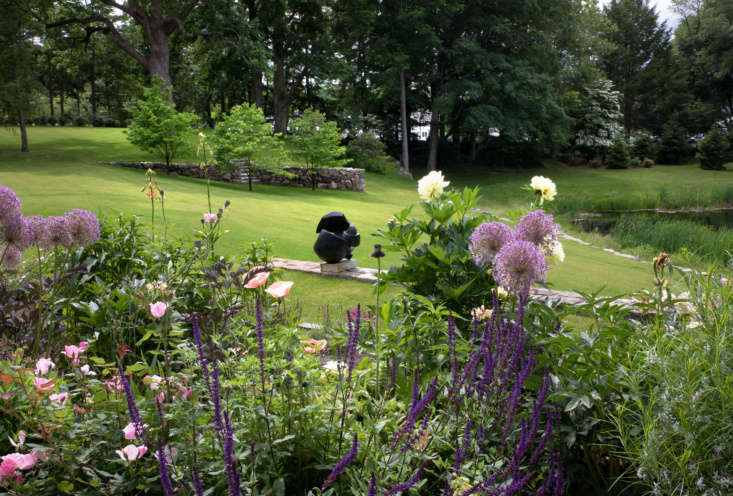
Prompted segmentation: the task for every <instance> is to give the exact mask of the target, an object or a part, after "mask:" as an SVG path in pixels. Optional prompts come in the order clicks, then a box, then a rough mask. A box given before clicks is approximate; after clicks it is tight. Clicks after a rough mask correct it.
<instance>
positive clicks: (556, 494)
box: [552, 453, 565, 496]
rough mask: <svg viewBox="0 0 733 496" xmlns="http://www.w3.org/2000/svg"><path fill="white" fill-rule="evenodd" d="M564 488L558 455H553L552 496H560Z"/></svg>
mask: <svg viewBox="0 0 733 496" xmlns="http://www.w3.org/2000/svg"><path fill="white" fill-rule="evenodd" d="M564 488H565V476H564V475H563V473H562V467H561V466H560V453H555V486H554V487H553V491H552V496H562V493H563V489H564Z"/></svg>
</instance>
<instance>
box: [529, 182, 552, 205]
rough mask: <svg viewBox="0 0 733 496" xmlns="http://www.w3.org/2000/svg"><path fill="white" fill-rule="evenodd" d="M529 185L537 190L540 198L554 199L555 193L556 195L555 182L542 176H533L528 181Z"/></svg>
mask: <svg viewBox="0 0 733 496" xmlns="http://www.w3.org/2000/svg"><path fill="white" fill-rule="evenodd" d="M529 186H530V187H531V188H532V189H533V190H535V191H536V192H538V193H539V194H540V195H541V196H542V199H543V200H546V201H552V200H554V199H555V195H557V188H556V187H555V183H553V182H552V181H551V180H550V179H548V178H546V177H543V176H534V177H533V178H532V180H531V181H530V182H529Z"/></svg>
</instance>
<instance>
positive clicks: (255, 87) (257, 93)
mask: <svg viewBox="0 0 733 496" xmlns="http://www.w3.org/2000/svg"><path fill="white" fill-rule="evenodd" d="M250 95H251V97H252V103H253V104H254V106H255V107H257V108H263V107H264V106H265V95H264V93H263V91H262V73H261V72H255V73H254V75H253V76H252V84H251V85H250Z"/></svg>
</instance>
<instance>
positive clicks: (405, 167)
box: [400, 69, 411, 176]
mask: <svg viewBox="0 0 733 496" xmlns="http://www.w3.org/2000/svg"><path fill="white" fill-rule="evenodd" d="M400 115H401V117H402V161H401V165H400V174H402V175H403V176H411V174H410V150H409V143H410V129H409V128H408V127H407V90H406V89H405V70H404V69H400Z"/></svg>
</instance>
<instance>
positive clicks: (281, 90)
mask: <svg viewBox="0 0 733 496" xmlns="http://www.w3.org/2000/svg"><path fill="white" fill-rule="evenodd" d="M272 61H273V62H274V64H275V74H274V76H273V81H272V107H273V115H274V117H275V127H274V131H275V133H282V134H285V133H286V132H287V130H288V106H289V105H290V92H289V91H288V75H287V70H286V68H285V46H284V41H282V40H277V39H276V40H275V41H274V42H273V57H272Z"/></svg>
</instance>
